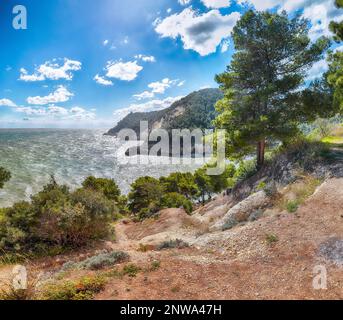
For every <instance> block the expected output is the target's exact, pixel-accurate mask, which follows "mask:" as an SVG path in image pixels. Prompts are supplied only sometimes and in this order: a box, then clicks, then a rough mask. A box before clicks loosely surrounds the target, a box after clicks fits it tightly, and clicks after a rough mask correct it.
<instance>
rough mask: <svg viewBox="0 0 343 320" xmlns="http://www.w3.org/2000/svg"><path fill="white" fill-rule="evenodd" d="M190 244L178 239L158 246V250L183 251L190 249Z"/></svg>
mask: <svg viewBox="0 0 343 320" xmlns="http://www.w3.org/2000/svg"><path fill="white" fill-rule="evenodd" d="M188 247H189V244H188V243H187V242H184V241H183V240H180V239H176V240H170V241H165V242H162V243H161V244H160V245H158V246H157V250H164V249H175V248H177V249H183V248H188Z"/></svg>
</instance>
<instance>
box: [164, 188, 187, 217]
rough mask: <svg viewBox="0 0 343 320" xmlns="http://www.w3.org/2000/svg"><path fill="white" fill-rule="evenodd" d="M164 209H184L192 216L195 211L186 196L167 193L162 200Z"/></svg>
mask: <svg viewBox="0 0 343 320" xmlns="http://www.w3.org/2000/svg"><path fill="white" fill-rule="evenodd" d="M161 207H162V208H183V209H185V211H186V212H187V213H188V214H190V213H192V211H193V204H192V202H191V201H190V200H188V199H187V198H186V197H185V196H183V195H181V194H179V193H176V192H172V193H167V194H166V195H164V196H163V197H162V199H161Z"/></svg>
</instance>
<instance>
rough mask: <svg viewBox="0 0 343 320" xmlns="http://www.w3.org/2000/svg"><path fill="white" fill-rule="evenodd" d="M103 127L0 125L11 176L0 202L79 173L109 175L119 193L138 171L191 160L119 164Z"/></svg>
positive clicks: (75, 179)
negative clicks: (66, 128)
mask: <svg viewBox="0 0 343 320" xmlns="http://www.w3.org/2000/svg"><path fill="white" fill-rule="evenodd" d="M104 132H106V130H57V129H0V166H2V167H4V168H6V169H7V170H9V171H11V173H12V179H11V180H10V181H9V182H8V183H6V185H5V188H4V189H2V190H0V207H4V206H9V205H11V204H13V203H14V202H16V201H20V200H28V199H30V195H31V194H34V193H36V192H38V191H40V190H41V189H42V186H43V185H44V184H46V183H47V182H48V181H49V177H50V176H51V175H54V176H55V178H56V180H57V181H58V182H59V183H64V184H67V185H68V186H70V187H71V188H76V187H78V186H80V184H81V182H82V181H83V180H84V178H85V177H87V176H89V175H94V176H96V177H105V178H113V179H115V180H116V181H117V183H118V185H119V186H120V188H121V189H122V191H123V192H124V193H127V192H128V191H129V186H130V184H131V183H132V182H133V181H134V180H135V179H136V178H137V177H140V176H145V175H149V176H154V177H160V176H162V175H166V174H169V173H171V172H175V171H190V170H194V169H195V168H196V166H195V165H194V164H193V165H182V166H180V165H178V166H177V167H176V166H175V165H168V164H163V165H161V164H155V165H153V164H151V163H150V164H148V165H141V164H135V165H132V164H130V165H127V164H126V165H125V164H120V163H119V162H118V159H117V157H116V151H117V150H118V148H119V146H120V145H119V143H118V141H117V140H116V139H115V138H113V137H109V136H104V135H103V133H104Z"/></svg>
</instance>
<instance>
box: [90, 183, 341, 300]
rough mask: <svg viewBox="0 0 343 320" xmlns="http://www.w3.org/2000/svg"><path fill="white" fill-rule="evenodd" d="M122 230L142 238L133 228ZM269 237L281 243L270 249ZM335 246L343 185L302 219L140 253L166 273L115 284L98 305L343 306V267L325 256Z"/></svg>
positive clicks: (306, 208)
mask: <svg viewBox="0 0 343 320" xmlns="http://www.w3.org/2000/svg"><path fill="white" fill-rule="evenodd" d="M163 219H165V217H164V218H163ZM164 221H165V220H164ZM155 224H156V228H157V226H158V221H156V222H155ZM140 227H141V226H137V230H138V229H139V228H140ZM120 228H122V230H121V231H123V232H125V229H126V230H127V231H128V234H130V235H131V236H132V234H134V232H132V228H133V226H132V225H127V226H125V225H124V226H123V225H121V226H120ZM151 228H152V227H151ZM267 234H273V235H276V236H277V237H278V239H279V241H278V242H276V243H274V244H268V243H267V241H266V235H267ZM138 238H140V237H138ZM332 239H334V240H337V239H340V240H343V179H332V180H329V181H327V182H325V183H324V184H323V185H322V186H321V187H320V188H319V189H318V191H317V192H316V193H315V194H314V195H313V196H312V197H311V198H310V199H308V200H307V202H306V203H305V204H304V205H303V206H302V207H301V208H300V209H299V210H298V212H297V213H296V214H292V213H286V212H282V213H280V214H276V213H274V214H273V213H270V214H269V215H267V216H265V217H263V218H261V219H260V220H258V221H257V222H253V223H248V224H246V225H245V226H238V227H236V228H234V229H233V230H229V231H226V232H218V233H215V234H204V235H202V236H200V237H199V238H198V239H197V240H196V241H195V243H194V245H193V246H192V247H191V248H186V249H172V250H166V251H162V252H159V253H156V252H148V253H140V255H141V258H142V257H145V260H146V261H149V260H153V259H158V260H160V261H161V267H160V269H159V270H157V271H154V272H146V273H141V274H139V275H138V276H137V277H136V278H132V279H127V278H124V279H122V280H118V279H113V280H112V281H110V283H109V284H108V285H107V287H106V290H105V291H104V292H103V293H101V294H100V295H98V297H97V298H98V299H343V265H341V266H339V265H336V264H335V262H336V263H337V261H329V260H328V259H326V258H325V257H322V256H321V253H320V248H321V246H324V245H325V244H326V243H327V242H328V241H330V240H331V241H332ZM197 247H198V248H197ZM338 258H340V259H343V257H342V256H341V255H340V256H339V257H338ZM142 260H144V259H141V261H142ZM341 262H342V263H343V261H341ZM141 263H142V262H141ZM146 263H147V262H146ZM317 265H322V266H325V267H326V268H327V276H328V279H327V281H328V284H327V289H326V290H315V289H314V288H313V284H312V283H313V279H314V277H315V275H316V274H315V273H314V267H315V266H317Z"/></svg>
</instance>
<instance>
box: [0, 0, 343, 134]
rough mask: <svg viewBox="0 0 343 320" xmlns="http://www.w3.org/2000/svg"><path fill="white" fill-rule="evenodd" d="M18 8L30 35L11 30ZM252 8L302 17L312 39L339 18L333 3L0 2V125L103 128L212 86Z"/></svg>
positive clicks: (321, 64)
mask: <svg viewBox="0 0 343 320" xmlns="http://www.w3.org/2000/svg"><path fill="white" fill-rule="evenodd" d="M19 3H20V4H21V5H24V6H25V7H26V9H27V30H15V29H14V28H13V27H12V20H13V18H14V16H15V15H14V14H13V13H12V10H13V8H14V7H15V6H16V5H18V4H19ZM250 7H255V8H256V9H258V10H267V9H271V10H272V9H273V10H277V9H286V10H288V11H289V12H291V13H292V12H295V11H298V10H300V12H302V13H303V15H304V16H305V17H306V18H308V19H310V21H311V23H312V28H311V38H313V39H316V38H317V37H319V36H320V35H329V32H328V28H327V26H328V23H329V21H330V20H332V19H336V20H339V19H341V18H342V19H343V17H342V13H343V11H342V12H341V11H339V10H337V9H335V8H334V6H333V0H299V1H293V0H292V1H290V0H289V1H286V0H263V1H261V0H250V1H245V2H244V1H242V0H237V1H236V0H231V1H230V0H126V1H120V0H99V1H94V0H49V1H46V0H21V1H20V2H18V0H0V30H1V33H0V41H1V50H0V127H71V128H77V127H91V126H92V127H103V128H107V127H108V128H109V127H112V126H113V125H114V124H115V123H116V121H118V119H120V118H121V117H123V116H125V115H126V114H127V113H128V112H130V111H150V110H157V109H161V108H165V107H168V106H169V105H170V104H171V103H172V102H173V101H175V100H177V99H178V98H180V97H182V96H185V95H187V94H188V93H190V92H192V91H194V90H199V89H201V88H204V87H215V86H216V83H215V82H214V80H213V79H214V75H215V74H216V73H219V72H222V71H223V70H224V69H225V67H226V66H227V65H228V64H229V63H230V57H231V55H232V53H233V50H232V45H231V39H230V33H231V30H232V27H233V26H234V24H235V23H236V21H237V20H238V19H239V17H240V15H241V14H242V13H244V11H246V10H247V9H248V8H250ZM325 68H326V63H325V61H321V62H319V63H318V64H316V66H314V68H313V69H312V70H311V72H310V75H309V76H310V77H315V76H317V75H320V73H321V72H323V71H324V70H325Z"/></svg>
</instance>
